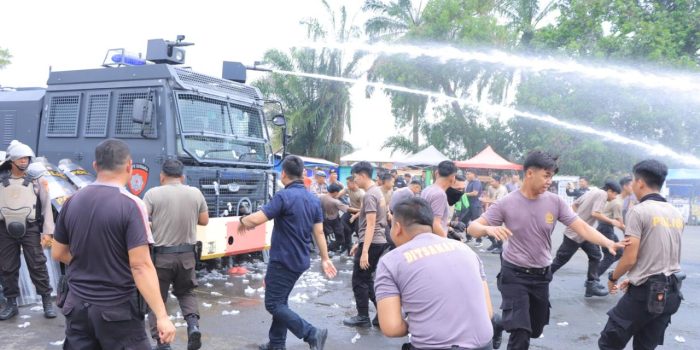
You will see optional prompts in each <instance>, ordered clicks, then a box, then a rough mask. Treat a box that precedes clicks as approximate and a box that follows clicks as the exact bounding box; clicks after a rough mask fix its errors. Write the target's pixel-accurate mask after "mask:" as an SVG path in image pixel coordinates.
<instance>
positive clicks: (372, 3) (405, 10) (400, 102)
mask: <svg viewBox="0 0 700 350" xmlns="http://www.w3.org/2000/svg"><path fill="white" fill-rule="evenodd" d="M424 9H425V7H424V6H423V1H422V0H421V1H417V2H416V1H411V0H391V1H382V0H366V1H365V4H364V6H363V7H362V10H363V11H365V12H368V13H371V14H373V15H374V16H373V17H370V18H369V19H368V20H367V22H365V32H366V33H367V35H369V37H370V40H372V41H400V40H402V39H404V38H405V37H406V36H407V35H409V34H410V33H411V32H413V31H415V30H416V29H417V28H419V27H420V26H421V24H422V22H423V10H424ZM406 62H407V60H406V58H405V57H393V56H387V55H382V56H379V57H378V58H377V59H376V60H375V61H374V64H373V65H372V67H371V68H370V70H369V72H368V79H369V80H373V81H377V80H382V81H384V82H387V83H398V82H400V84H402V85H405V86H410V87H415V88H425V85H424V83H425V82H426V78H427V76H426V74H424V73H425V72H419V71H417V70H416V69H415V67H414V66H413V65H411V64H408V65H406ZM370 92H371V90H370ZM385 93H386V94H387V95H388V96H389V97H390V99H391V105H392V109H391V111H392V114H393V115H394V118H396V124H397V125H399V126H403V125H411V136H412V137H411V140H412V142H413V148H415V149H417V148H418V147H419V144H418V142H419V136H420V126H421V125H422V124H423V122H424V119H425V108H426V107H427V104H428V99H427V98H426V97H425V96H418V95H412V94H405V93H400V92H398V93H397V92H394V91H385ZM394 145H395V144H394V143H393V142H391V141H390V140H388V141H387V143H386V144H385V147H392V148H393V149H394V150H397V149H401V150H404V151H410V150H411V149H409V148H410V147H409V148H405V147H393V146H394ZM403 145H404V146H406V144H405V142H404V143H403Z"/></svg>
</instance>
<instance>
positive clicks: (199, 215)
mask: <svg viewBox="0 0 700 350" xmlns="http://www.w3.org/2000/svg"><path fill="white" fill-rule="evenodd" d="M184 182H185V176H184V166H183V165H182V162H180V161H179V160H175V159H169V160H166V161H165V162H164V163H163V168H162V170H161V173H160V183H161V186H158V187H155V188H152V189H150V190H149V191H148V192H146V195H145V196H144V197H143V201H144V203H146V209H147V210H148V215H149V216H150V217H151V225H152V227H153V240H154V241H155V247H154V248H153V259H154V265H155V266H156V272H158V282H159V284H160V293H161V297H162V298H163V302H166V301H167V300H168V289H169V288H170V285H171V284H172V285H173V295H175V297H176V298H177V301H178V302H179V303H180V309H181V310H182V315H183V316H184V317H185V321H186V322H187V350H197V349H199V348H200V347H201V346H202V343H201V336H202V334H201V332H200V330H199V309H198V307H197V297H196V296H195V295H194V289H195V288H196V287H197V277H196V276H195V264H196V258H195V254H196V251H195V244H196V243H197V225H207V224H208V223H209V213H208V209H207V202H206V201H205V199H204V196H203V195H202V192H200V191H199V189H197V188H195V187H191V186H187V185H185V184H184ZM151 316H153V315H151ZM148 320H149V324H150V326H151V336H152V337H153V338H154V339H155V340H156V342H157V343H158V345H157V349H159V350H168V349H170V345H169V344H163V343H161V342H160V339H158V329H157V327H156V319H155V317H149V318H148Z"/></svg>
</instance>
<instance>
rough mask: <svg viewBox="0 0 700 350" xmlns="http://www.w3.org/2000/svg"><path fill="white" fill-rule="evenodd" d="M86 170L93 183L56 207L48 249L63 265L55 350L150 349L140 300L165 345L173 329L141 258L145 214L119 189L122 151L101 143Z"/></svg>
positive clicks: (126, 165)
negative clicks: (60, 331) (60, 337)
mask: <svg viewBox="0 0 700 350" xmlns="http://www.w3.org/2000/svg"><path fill="white" fill-rule="evenodd" d="M93 167H94V168H95V171H97V180H96V181H95V182H94V183H92V184H90V185H89V186H87V187H85V188H83V189H81V190H80V191H78V192H76V193H75V194H73V195H72V196H71V197H70V198H69V199H68V200H67V201H66V203H65V204H64V205H63V208H62V209H61V213H60V214H59V215H58V220H57V221H56V235H55V239H56V241H55V242H54V243H53V246H52V249H51V255H52V257H53V258H54V259H55V260H58V261H60V262H62V263H64V264H66V265H68V266H67V269H66V277H67V279H68V291H67V294H63V295H66V297H65V300H64V304H63V306H62V307H63V309H62V311H63V315H64V316H65V317H66V339H65V342H64V343H63V349H66V350H72V349H95V350H99V349H132V350H151V345H150V344H149V342H148V334H146V325H145V323H144V316H145V313H146V309H147V307H146V305H145V304H146V303H147V304H148V307H150V309H151V310H153V312H154V313H155V317H156V318H157V321H158V332H159V334H158V337H159V339H160V340H161V341H162V342H163V343H170V342H171V341H172V340H173V338H174V337H175V326H174V325H173V323H172V322H171V321H170V319H169V317H168V313H167V312H166V310H165V304H163V300H161V298H160V293H159V288H158V275H157V274H156V269H155V268H154V267H153V261H151V254H150V253H149V244H150V243H153V241H152V235H151V230H150V228H149V227H148V213H147V212H146V207H145V205H144V204H143V202H142V201H141V199H139V198H138V197H136V196H134V195H132V194H131V193H129V192H127V191H126V189H125V188H124V186H126V184H127V183H128V182H129V179H130V178H131V172H132V161H131V155H130V152H129V147H128V146H127V145H126V143H124V142H123V141H120V140H115V139H107V140H105V141H102V142H101V143H100V144H99V145H97V148H96V149H95V161H94V162H93ZM144 299H145V303H144Z"/></svg>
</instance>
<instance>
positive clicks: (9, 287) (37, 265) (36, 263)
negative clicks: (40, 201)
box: [0, 221, 53, 298]
mask: <svg viewBox="0 0 700 350" xmlns="http://www.w3.org/2000/svg"><path fill="white" fill-rule="evenodd" d="M20 249H21V251H22V252H24V261H25V262H26V263H27V269H28V270H29V277H30V278H31V279H32V283H34V287H36V293H37V294H39V295H50V294H51V292H52V291H53V289H52V288H51V284H50V283H49V271H48V268H47V267H46V256H45V255H44V250H43V248H42V247H41V232H40V230H39V225H37V224H35V223H32V224H28V225H27V233H25V234H24V236H23V237H22V238H20V239H16V238H12V237H10V235H9V233H7V228H6V227H5V222H4V221H0V267H1V268H0V272H1V276H2V285H3V288H4V294H5V296H6V297H8V298H16V297H18V296H19V268H20V266H21V262H20Z"/></svg>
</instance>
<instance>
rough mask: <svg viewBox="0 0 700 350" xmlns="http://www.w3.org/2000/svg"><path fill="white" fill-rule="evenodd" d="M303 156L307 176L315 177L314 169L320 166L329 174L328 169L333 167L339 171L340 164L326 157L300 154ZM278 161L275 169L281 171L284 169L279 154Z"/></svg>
mask: <svg viewBox="0 0 700 350" xmlns="http://www.w3.org/2000/svg"><path fill="white" fill-rule="evenodd" d="M298 157H299V158H301V160H303V161H304V168H306V176H308V177H313V176H314V174H313V171H314V169H316V168H319V169H321V170H323V171H325V172H326V174H328V171H330V170H331V169H333V170H335V171H338V164H336V163H333V162H331V161H327V160H325V159H321V158H313V157H303V156H298ZM276 158H277V161H276V162H275V163H276V165H275V171H276V172H278V173H279V172H281V171H282V162H281V161H280V158H279V157H278V155H276Z"/></svg>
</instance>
